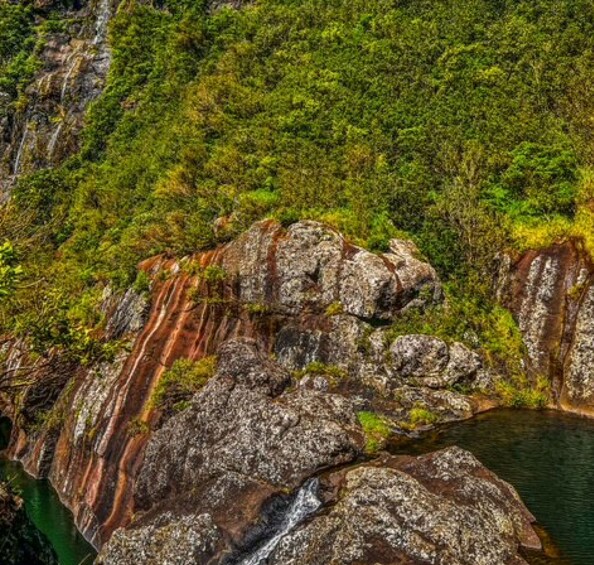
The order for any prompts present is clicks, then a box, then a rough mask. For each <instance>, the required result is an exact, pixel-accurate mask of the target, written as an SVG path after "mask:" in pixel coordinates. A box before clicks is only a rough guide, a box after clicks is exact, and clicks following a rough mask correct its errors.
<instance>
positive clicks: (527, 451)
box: [391, 410, 594, 565]
mask: <svg viewBox="0 0 594 565" xmlns="http://www.w3.org/2000/svg"><path fill="white" fill-rule="evenodd" d="M450 445H458V446H460V447H463V448H465V449H468V450H469V451H472V453H474V455H475V456H476V457H477V458H478V459H479V460H480V461H481V462H482V463H483V464H484V465H486V466H487V467H488V468H489V469H491V470H492V471H494V472H495V473H497V474H498V475H499V476H500V477H501V478H503V479H505V480H506V481H508V482H509V483H511V484H512V485H513V486H514V487H515V488H516V489H517V490H518V492H519V493H520V496H521V497H522V499H523V501H524V503H525V504H526V506H527V507H528V508H529V509H530V511H531V512H532V513H533V514H534V516H535V517H536V519H537V520H538V523H539V524H540V525H541V526H543V527H544V529H545V530H546V531H547V533H548V534H549V535H550V536H551V538H552V541H553V543H554V544H555V546H556V547H557V548H558V549H559V550H560V553H561V556H562V559H559V560H554V561H550V562H551V563H552V562H555V563H564V564H565V563H567V564H570V565H593V564H594V421H592V420H587V419H583V418H579V417H576V416H571V415H567V414H560V413H557V412H553V411H545V412H533V411H515V410H497V411H493V412H488V413H486V414H482V415H480V416H478V417H477V418H475V419H473V420H469V421H467V422H462V423H458V424H454V425H452V426H450V427H447V428H442V429H441V430H438V431H436V432H432V433H430V434H429V435H427V436H426V437H424V438H423V439H421V440H415V441H414V442H412V443H409V444H404V445H397V446H393V447H392V448H391V451H392V452H394V453H408V454H420V453H426V452H428V451H434V450H435V449H440V448H443V447H447V446H450Z"/></svg>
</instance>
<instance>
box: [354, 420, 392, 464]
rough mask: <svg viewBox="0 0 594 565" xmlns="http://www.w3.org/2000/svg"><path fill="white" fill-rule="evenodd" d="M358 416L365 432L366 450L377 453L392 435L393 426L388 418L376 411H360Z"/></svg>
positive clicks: (369, 452)
mask: <svg viewBox="0 0 594 565" xmlns="http://www.w3.org/2000/svg"><path fill="white" fill-rule="evenodd" d="M357 418H358V420H359V424H361V427H362V428H363V433H364V434H365V452H366V453H368V454H373V453H376V452H377V451H379V450H380V449H381V448H382V447H383V446H384V445H385V443H386V441H387V439H388V438H389V437H390V436H391V435H392V427H391V426H390V424H389V422H388V420H386V418H384V417H382V416H380V415H379V414H376V413H375V412H366V411H363V412H359V413H358V414H357Z"/></svg>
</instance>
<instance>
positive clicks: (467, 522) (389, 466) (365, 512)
mask: <svg viewBox="0 0 594 565" xmlns="http://www.w3.org/2000/svg"><path fill="white" fill-rule="evenodd" d="M337 475H338V476H341V477H342V479H339V478H338V476H337ZM337 481H338V482H340V484H341V488H340V492H339V493H338V495H337V497H336V502H335V504H334V505H333V506H331V507H330V508H329V510H328V511H326V512H324V513H321V514H319V515H318V516H316V517H315V518H313V519H312V520H310V521H309V522H307V523H305V524H304V525H302V526H300V527H298V528H296V529H295V530H293V531H292V532H291V533H290V534H289V535H287V536H286V537H284V538H283V539H282V540H281V542H280V543H279V545H278V546H277V548H276V550H275V551H274V552H273V553H272V555H271V557H270V559H269V561H268V563H269V565H277V564H278V565H281V564H283V565H284V564H287V563H291V564H292V565H323V564H324V565H325V564H327V563H341V564H343V565H348V564H350V563H353V564H354V563H357V564H359V563H374V564H384V563H385V564H391V563H427V564H436V565H437V564H448V565H504V564H520V563H525V561H524V560H523V559H522V558H521V557H520V555H519V553H518V547H519V545H523V546H525V547H530V548H533V547H540V542H539V539H538V537H537V535H536V534H535V532H534V530H533V529H532V526H531V524H532V523H533V522H534V518H533V517H532V515H531V514H530V513H529V512H528V510H527V509H526V508H525V507H524V506H523V504H522V503H521V501H520V499H519V497H518V495H517V493H516V492H515V491H514V489H513V488H512V487H511V486H510V485H508V484H507V483H505V482H503V481H501V480H500V479H498V478H497V477H496V476H495V475H493V474H492V473H490V472H489V471H488V470H487V469H485V468H484V467H483V466H482V465H481V464H480V463H479V461H478V460H477V459H475V458H474V457H473V456H472V455H471V454H470V453H468V452H466V451H463V450H461V449H459V448H456V447H452V448H448V449H446V450H443V451H439V452H436V453H433V454H429V455H425V456H421V457H417V458H414V457H401V458H388V459H386V460H384V461H382V462H381V466H380V463H378V464H376V465H374V464H368V465H364V466H360V467H358V468H356V469H352V470H348V471H346V472H345V471H342V472H339V473H337V474H335V475H334V476H332V477H330V478H329V479H328V482H329V483H330V484H336V482H337Z"/></svg>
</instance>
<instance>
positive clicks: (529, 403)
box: [497, 375, 551, 409]
mask: <svg viewBox="0 0 594 565" xmlns="http://www.w3.org/2000/svg"><path fill="white" fill-rule="evenodd" d="M497 392H498V393H499V395H500V396H501V398H502V399H503V402H504V404H505V405H506V406H510V407H512V408H535V409H543V408H546V407H547V406H548V404H549V402H550V400H551V383H550V382H549V380H548V379H547V378H546V377H539V378H537V379H536V383H532V382H530V381H529V380H528V379H527V378H526V377H525V376H524V375H517V376H514V377H512V378H511V379H509V380H507V381H500V382H499V383H498V384H497Z"/></svg>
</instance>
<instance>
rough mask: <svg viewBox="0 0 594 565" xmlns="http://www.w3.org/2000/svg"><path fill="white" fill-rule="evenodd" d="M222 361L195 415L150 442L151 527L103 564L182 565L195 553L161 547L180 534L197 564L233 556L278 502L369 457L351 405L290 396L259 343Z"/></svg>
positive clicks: (231, 348)
mask: <svg viewBox="0 0 594 565" xmlns="http://www.w3.org/2000/svg"><path fill="white" fill-rule="evenodd" d="M220 357H221V363H220V364H219V367H218V370H217V374H216V375H215V377H214V378H213V379H212V380H211V381H210V382H209V384H208V385H207V386H206V387H205V388H204V389H203V390H202V391H201V392H199V393H197V394H196V395H195V397H194V398H193V400H192V405H191V406H190V408H188V409H187V410H184V411H183V412H182V413H180V414H179V415H177V416H174V417H173V418H172V419H170V420H169V421H168V422H167V423H166V424H165V426H164V427H163V428H162V429H161V430H159V431H158V432H157V433H156V434H155V435H154V436H153V438H152V439H151V440H150V442H149V444H148V447H147V450H146V455H145V459H144V463H143V465H142V468H141V471H140V475H139V478H138V483H137V487H136V493H135V501H136V508H137V509H138V510H145V511H148V514H147V517H146V518H144V517H141V518H140V521H139V522H138V524H135V523H134V524H133V525H132V530H131V534H130V535H128V533H127V532H122V531H120V532H117V533H116V534H115V535H114V536H113V538H112V540H111V541H110V542H109V543H108V544H107V547H106V549H105V551H104V552H103V554H102V558H101V561H100V562H102V563H105V564H109V563H132V562H134V561H133V560H134V559H136V556H138V555H145V556H146V561H142V562H143V563H162V562H171V563H182V562H183V561H180V560H179V559H186V558H187V554H186V553H184V554H183V557H181V556H182V554H181V553H180V551H179V548H176V547H175V545H174V544H171V543H170V542H169V541H167V542H166V543H163V544H160V543H157V542H156V540H159V539H161V538H166V539H169V538H168V532H172V531H173V530H174V529H175V527H176V525H178V526H179V531H178V532H177V533H176V534H175V536H176V539H179V543H180V544H181V545H182V546H183V547H184V550H186V549H187V551H188V552H189V555H195V556H196V557H195V561H193V562H196V563H202V562H206V560H207V559H209V558H210V557H211V556H212V554H213V552H214V550H215V548H216V549H217V552H219V553H220V554H221V555H222V554H223V553H227V554H232V553H233V552H234V551H237V550H238V548H239V547H240V546H241V543H242V540H243V539H244V538H245V537H246V536H247V535H248V533H249V531H250V529H253V528H255V527H256V521H257V520H258V518H259V516H260V514H261V511H262V509H263V506H264V504H265V503H266V502H267V501H268V500H269V499H270V498H271V497H272V496H273V495H276V496H279V495H281V493H283V492H286V491H291V490H294V489H295V488H297V487H298V486H299V484H300V483H302V482H303V481H304V480H305V479H306V478H307V477H309V476H311V475H313V474H314V473H316V472H318V471H320V470H323V469H326V468H329V467H334V466H336V465H341V464H344V463H348V462H351V461H354V460H355V459H356V458H357V457H358V456H359V455H360V454H361V452H362V448H363V435H362V432H361V429H360V427H359V425H358V422H357V418H356V414H355V411H354V408H353V406H352V404H351V403H350V402H349V401H348V400H347V399H346V398H343V397H341V396H338V395H334V394H330V393H324V392H319V391H311V390H304V389H297V390H295V389H290V388H288V387H289V385H290V383H291V379H290V376H289V374H288V373H287V372H286V371H285V370H284V369H282V367H280V366H279V365H278V364H277V363H274V362H273V361H271V360H270V359H269V358H268V357H267V356H266V355H265V354H263V353H262V352H260V351H258V350H257V348H256V345H255V343H254V342H253V341H251V340H245V339H244V340H235V341H231V342H228V343H227V344H225V345H224V346H223V347H222V348H221V350H220ZM170 552H173V554H174V555H177V556H178V557H177V558H175V557H173V558H170V557H167V556H168V555H169V553H170ZM164 559H165V561H163V560H164Z"/></svg>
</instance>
